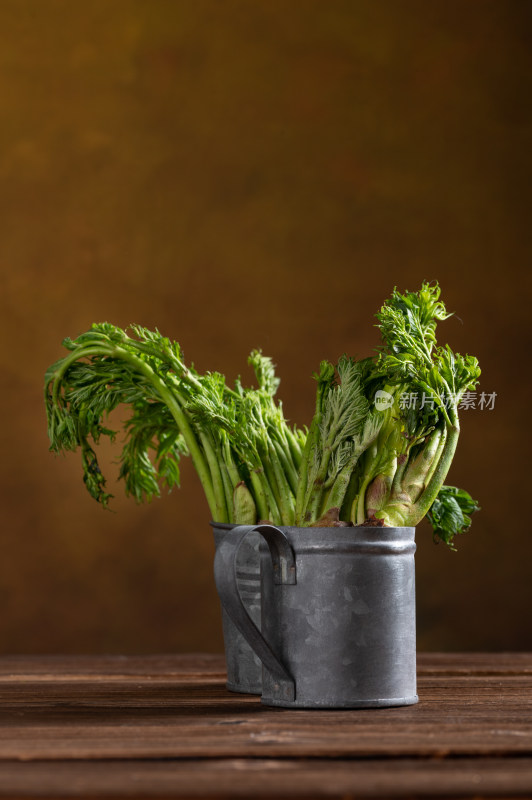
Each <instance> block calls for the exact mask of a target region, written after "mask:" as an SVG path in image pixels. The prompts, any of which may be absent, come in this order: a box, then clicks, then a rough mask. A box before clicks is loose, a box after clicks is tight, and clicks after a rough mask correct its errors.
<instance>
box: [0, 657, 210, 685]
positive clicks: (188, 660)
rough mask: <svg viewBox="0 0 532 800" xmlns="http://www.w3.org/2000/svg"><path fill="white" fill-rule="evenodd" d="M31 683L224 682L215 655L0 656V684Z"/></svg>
mask: <svg viewBox="0 0 532 800" xmlns="http://www.w3.org/2000/svg"><path fill="white" fill-rule="evenodd" d="M29 676H31V677H32V678H33V679H34V680H38V679H43V680H57V681H63V680H80V681H83V680H94V679H95V678H116V679H118V680H120V679H122V678H123V679H125V680H127V679H135V678H140V677H144V678H147V677H149V678H151V677H160V678H162V677H164V678H171V677H179V678H185V677H195V678H198V679H200V678H204V677H212V676H215V677H216V678H218V679H220V680H222V679H223V680H225V660H224V657H223V655H220V654H218V653H215V654H212V653H186V654H176V655H145V656H120V655H103V656H101V655H97V656H94V655H90V656H86V655H67V656H64V655H43V656H0V683H1V682H2V681H4V680H7V681H14V680H17V681H25V680H26V679H27V677H29Z"/></svg>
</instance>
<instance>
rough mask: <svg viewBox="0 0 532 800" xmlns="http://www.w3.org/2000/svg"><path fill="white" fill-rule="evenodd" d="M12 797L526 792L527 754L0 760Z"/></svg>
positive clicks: (530, 765)
mask: <svg viewBox="0 0 532 800" xmlns="http://www.w3.org/2000/svg"><path fill="white" fill-rule="evenodd" d="M0 787H1V788H0V796H2V797H7V796H9V797H12V798H15V797H16V798H30V797H31V798H33V797H35V798H37V797H39V798H44V797H55V798H63V797H72V798H125V797H127V798H150V797H153V798H195V800H199V799H200V798H205V800H206V799H207V798H244V797H245V798H249V797H253V798H279V797H284V798H305V800H313V798H343V800H348V799H349V798H355V797H356V798H357V800H363V798H384V797H389V798H392V797H393V798H404V797H414V796H416V797H420V796H424V797H476V798H478V797H492V798H493V797H500V798H502V797H505V798H509V797H517V796H527V795H530V794H532V759H502V760H500V759H490V760H487V761H484V760H480V759H460V760H459V761H454V760H453V761H448V760H445V759H434V760H420V759H404V760H390V761H387V762H386V764H385V765H383V764H382V763H380V762H375V761H374V760H359V761H348V760H337V761H333V762H331V761H329V760H323V759H316V760H303V761H298V760H295V761H287V760H274V759H268V760H263V759H243V758H238V759H227V760H213V761H208V762H204V761H201V760H200V761H188V760H187V761H180V762H168V761H148V762H138V761H133V762H102V761H95V762H90V763H80V762H67V763H65V762H59V763H57V762H55V763H39V762H37V763H33V764H0Z"/></svg>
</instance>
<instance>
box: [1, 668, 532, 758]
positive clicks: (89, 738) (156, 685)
mask: <svg viewBox="0 0 532 800" xmlns="http://www.w3.org/2000/svg"><path fill="white" fill-rule="evenodd" d="M420 694H421V702H420V704H419V705H417V706H410V707H406V708H393V709H366V710H352V711H294V710H288V709H272V708H268V707H266V706H263V705H261V704H260V702H259V700H258V698H256V697H251V696H243V695H237V694H234V693H230V692H228V691H226V690H225V688H224V686H223V684H221V683H217V684H216V683H210V684H206V683H204V682H198V683H197V684H195V685H194V684H190V683H187V682H178V681H174V680H169V681H163V680H157V681H151V682H150V681H148V682H146V681H143V682H141V681H138V680H133V681H129V680H128V681H124V682H121V683H117V682H115V681H102V680H92V681H87V680H84V681H83V682H78V681H73V682H64V683H61V684H58V683H56V682H54V681H51V682H49V683H46V682H43V681H37V682H36V683H33V684H32V683H29V684H27V685H21V684H19V683H18V682H13V683H10V682H6V681H4V682H3V683H2V684H1V686H0V703H1V705H2V708H3V713H2V715H1V717H0V759H3V760H6V759H7V760H9V759H24V760H35V759H90V758H99V759H104V758H108V759H113V758H191V757H198V758H199V757H204V758H219V757H237V756H240V755H245V756H249V757H265V756H268V757H275V758H279V757H286V758H288V757H298V758H299V757H320V756H327V757H336V758H345V757H369V756H375V757H379V758H384V757H386V758H390V757H396V756H402V757H407V756H416V755H417V756H423V757H437V756H442V755H446V756H449V755H460V756H472V755H476V754H480V755H483V756H487V755H491V756H503V755H515V754H521V755H523V756H525V755H532V679H531V678H530V677H528V676H524V677H520V676H516V675H510V676H503V675H499V676H498V677H497V678H496V679H494V678H493V677H490V676H486V675H473V676H466V675H459V676H457V677H453V676H450V677H449V676H444V677H438V676H428V677H426V678H423V679H422V680H420Z"/></svg>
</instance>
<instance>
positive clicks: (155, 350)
mask: <svg viewBox="0 0 532 800" xmlns="http://www.w3.org/2000/svg"><path fill="white" fill-rule="evenodd" d="M439 298H440V290H439V287H438V286H437V284H428V283H424V284H423V285H422V287H421V289H420V291H418V292H406V293H404V294H401V293H399V292H398V291H397V290H396V289H394V291H393V294H392V296H391V297H390V299H389V300H387V301H386V302H385V304H384V305H383V307H382V308H381V310H380V312H379V313H378V314H377V319H378V327H379V328H380V331H381V335H382V345H381V347H380V348H379V351H378V353H377V355H376V356H374V357H370V358H365V359H362V360H355V359H352V358H349V357H347V356H342V357H341V358H340V359H339V361H338V363H337V364H336V365H334V364H332V363H330V362H328V361H324V362H322V364H321V366H320V371H319V373H318V374H317V375H315V378H316V380H317V394H316V411H315V414H314V418H313V420H312V422H311V425H310V428H309V429H308V430H307V429H300V428H298V427H297V426H292V425H289V424H288V423H287V421H286V420H285V418H284V415H283V410H282V405H281V403H280V402H279V401H278V400H276V399H275V395H276V392H277V389H278V386H279V379H278V378H277V377H276V376H275V372H274V367H273V364H272V361H271V359H270V358H267V357H266V356H263V355H262V353H261V352H260V351H258V350H255V351H253V352H252V353H251V355H250V357H249V363H250V365H251V366H252V367H253V370H254V372H255V376H256V381H257V388H246V387H244V386H243V385H242V383H241V381H240V380H237V381H236V382H235V384H234V386H233V387H230V386H228V385H227V383H226V380H225V378H224V376H223V375H221V374H220V373H218V372H207V373H205V374H203V375H202V374H200V373H198V372H197V371H196V370H195V369H193V368H192V367H189V366H187V365H186V364H185V362H184V359H183V354H182V352H181V349H180V347H179V345H178V344H177V343H176V342H172V341H170V340H169V339H167V338H165V337H164V336H162V335H161V334H160V333H159V332H158V331H155V332H153V331H149V330H147V329H146V328H142V327H140V326H132V328H131V329H130V331H129V333H126V332H125V331H124V330H122V329H120V328H118V327H116V326H114V325H111V324H109V323H102V324H96V325H93V326H92V328H91V329H90V330H89V331H88V332H87V333H84V334H82V335H81V336H79V337H78V338H77V339H75V340H71V339H66V340H65V341H64V343H63V344H64V346H65V347H66V348H67V349H68V350H69V351H70V352H69V354H68V355H67V356H65V357H64V358H62V359H61V360H60V361H58V362H56V363H55V364H53V365H52V366H51V367H50V368H49V369H48V371H47V373H46V384H45V396H46V409H47V416H48V432H49V436H50V442H51V450H53V451H55V452H61V451H68V450H77V449H78V448H79V450H80V452H81V459H82V465H83V474H84V481H85V484H86V486H87V489H88V491H89V492H90V494H91V495H92V496H93V497H94V498H95V499H96V500H98V501H99V502H101V503H102V504H103V505H104V506H105V505H107V503H108V501H109V499H110V495H109V494H108V493H107V492H106V490H105V478H104V476H103V475H102V473H101V471H100V468H99V465H98V460H97V456H96V452H95V450H94V446H93V445H94V444H95V443H96V444H97V443H98V441H99V440H100V438H101V437H102V436H107V437H110V438H111V440H114V438H115V436H116V433H117V432H116V431H114V430H110V429H109V428H108V427H106V424H108V423H106V418H107V415H108V414H109V413H110V412H111V411H113V410H114V409H115V408H116V407H117V406H119V405H126V406H129V408H130V412H131V413H130V416H129V418H128V420H127V421H126V423H125V440H124V444H123V449H122V453H121V467H120V478H122V479H123V480H124V482H125V489H126V492H127V493H128V494H131V495H133V496H134V497H135V498H136V500H137V501H138V502H141V501H143V500H151V499H152V498H153V497H154V496H158V495H159V494H160V487H161V486H166V487H167V488H168V489H171V488H172V487H173V486H176V485H179V460H180V458H181V456H183V455H189V456H190V457H191V459H192V461H193V463H194V466H195V469H196V472H197V474H198V476H199V479H200V481H201V483H202V486H203V489H204V491H205V495H206V498H207V502H208V504H209V507H210V511H211V515H212V517H213V519H214V520H216V521H217V522H229V523H238V524H253V523H256V522H258V521H269V522H271V523H273V524H276V525H297V526H312V525H313V526H323V527H327V526H337V525H360V524H365V525H368V524H371V525H390V526H415V525H417V523H418V522H419V521H420V520H421V519H422V518H423V517H424V516H426V515H428V519H429V521H430V522H431V523H432V526H433V529H434V534H435V538H438V539H441V540H443V541H445V542H446V543H447V544H449V545H450V546H452V542H453V537H454V536H455V535H456V534H457V533H462V532H463V531H465V530H467V528H468V527H469V525H470V522H471V516H470V515H471V514H472V513H473V512H474V511H476V510H477V509H478V506H477V504H476V503H475V501H474V500H472V498H471V497H470V496H469V495H468V494H467V492H465V491H463V490H459V489H456V488H455V487H450V486H445V485H444V481H445V478H446V475H447V472H448V470H449V467H450V464H451V461H452V458H453V456H454V453H455V450H456V445H457V441H458V436H459V432H460V427H459V421H458V406H459V404H460V400H461V397H462V395H463V393H464V392H465V391H466V390H469V389H474V387H475V386H476V383H477V381H478V377H479V375H480V369H479V367H478V362H477V360H476V359H475V358H474V357H472V356H461V355H459V354H455V353H453V352H452V351H451V349H450V348H449V347H448V346H444V347H439V346H437V343H436V336H435V331H436V324H437V322H438V321H440V320H444V319H446V318H447V317H448V316H449V314H448V313H447V312H446V310H445V307H444V305H443V303H442V302H441V300H440V299H439ZM407 401H408V402H407Z"/></svg>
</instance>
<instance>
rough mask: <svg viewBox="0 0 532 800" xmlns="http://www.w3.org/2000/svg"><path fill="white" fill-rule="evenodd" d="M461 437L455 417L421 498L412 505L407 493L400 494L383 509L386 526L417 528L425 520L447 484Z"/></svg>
mask: <svg viewBox="0 0 532 800" xmlns="http://www.w3.org/2000/svg"><path fill="white" fill-rule="evenodd" d="M459 436H460V427H459V424H458V418H457V416H455V418H454V424H453V425H452V426H451V427H448V428H447V436H446V439H445V444H444V446H443V449H442V451H441V455H440V459H439V461H438V464H437V466H436V468H435V470H434V472H433V473H432V477H431V479H430V481H429V482H428V483H427V486H426V488H425V489H424V491H423V492H422V494H421V496H420V497H419V499H418V500H417V502H416V503H412V502H411V500H410V497H409V496H408V495H406V493H399V494H398V495H397V496H396V498H394V499H392V500H391V502H390V503H389V504H388V505H387V506H386V507H385V508H383V509H382V511H383V519H384V522H385V524H386V525H392V526H411V527H415V526H416V525H417V524H418V523H419V522H420V520H422V519H423V517H424V516H425V514H427V512H428V511H429V509H430V507H431V505H432V504H433V502H434V500H435V499H436V497H437V496H438V492H439V491H440V489H441V487H442V485H443V483H444V482H445V478H446V477H447V473H448V471H449V467H450V466H451V462H452V460H453V457H454V454H455V451H456V445H457V444H458V438H459Z"/></svg>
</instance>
